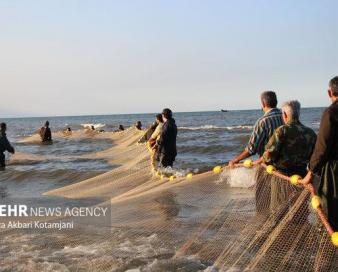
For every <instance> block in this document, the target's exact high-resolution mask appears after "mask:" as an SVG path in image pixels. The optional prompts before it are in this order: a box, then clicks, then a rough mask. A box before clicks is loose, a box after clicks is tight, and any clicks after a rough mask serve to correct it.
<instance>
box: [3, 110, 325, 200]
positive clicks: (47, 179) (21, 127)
mask: <svg viewBox="0 0 338 272" xmlns="http://www.w3.org/2000/svg"><path fill="white" fill-rule="evenodd" d="M323 110H324V108H304V109H302V112H301V121H302V122H303V123H304V124H305V125H307V126H309V127H311V128H313V129H314V130H315V131H318V128H319V124H320V118H321V114H322V112H323ZM262 114H263V112H262V111H261V110H234V111H229V112H221V111H214V112H182V113H175V114H174V118H175V120H176V123H177V126H178V138H177V148H178V156H177V158H176V162H175V168H177V169H185V170H186V169H189V170H191V171H194V172H198V173H200V172H204V171H207V170H210V169H211V168H212V167H213V166H215V165H220V164H225V163H226V162H228V161H229V160H231V159H232V158H233V157H234V156H235V155H236V154H237V153H239V152H241V151H242V150H243V148H245V146H246V144H247V142H248V140H249V137H250V134H251V132H252V129H253V127H254V124H255V122H256V120H257V119H258V118H259V117H260V116H262ZM155 115H156V114H155V113H153V114H121V115H93V116H62V117H33V118H7V119H2V118H0V121H1V122H6V123H7V127H8V129H7V136H8V138H9V140H10V142H11V143H12V145H13V146H14V147H15V149H16V151H18V152H23V153H25V154H31V155H32V156H41V155H48V156H53V159H52V160H48V159H46V160H42V161H38V162H36V163H33V164H27V165H25V164H19V165H15V164H14V165H9V166H8V167H7V170H6V171H5V172H3V173H0V186H6V188H7V189H6V193H7V194H11V195H17V194H20V195H22V194H24V195H25V196H26V197H29V196H34V195H37V194H40V193H43V192H44V191H48V190H51V189H54V188H56V187H61V186H65V185H68V184H70V183H75V182H78V181H81V180H83V179H85V178H89V177H92V176H95V175H98V174H101V173H104V172H107V171H109V170H111V166H110V165H108V164H107V163H106V162H105V161H102V160H86V159H71V158H70V159H65V158H67V157H71V156H73V157H74V155H82V154H86V153H91V152H97V151H101V150H105V149H107V148H109V147H110V146H111V144H112V143H111V142H110V140H108V139H88V138H87V139H76V140H68V139H64V140H62V139H61V140H60V139H58V140H57V141H55V142H54V144H53V145H41V144H37V143H35V144H32V143H24V142H22V140H23V139H24V138H26V137H29V136H31V135H33V134H35V133H36V132H37V130H38V129H39V128H40V127H41V126H43V124H44V123H45V121H46V120H48V121H49V122H50V126H51V129H52V132H53V131H54V132H55V131H62V130H65V129H66V128H68V127H70V128H71V129H72V130H81V129H85V128H86V127H89V126H92V125H93V126H94V127H95V128H96V129H98V130H104V131H115V130H117V129H118V126H119V125H120V124H122V125H123V126H124V127H125V128H128V127H130V126H133V125H134V124H135V123H136V122H137V121H141V122H142V125H143V128H147V127H149V126H150V125H151V124H152V123H153V122H154V120H155ZM6 156H7V159H10V154H6ZM32 183H34V184H32Z"/></svg>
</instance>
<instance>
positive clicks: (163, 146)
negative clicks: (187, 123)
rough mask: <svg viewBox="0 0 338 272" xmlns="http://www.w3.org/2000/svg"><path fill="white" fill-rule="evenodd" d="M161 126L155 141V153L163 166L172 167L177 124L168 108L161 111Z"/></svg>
mask: <svg viewBox="0 0 338 272" xmlns="http://www.w3.org/2000/svg"><path fill="white" fill-rule="evenodd" d="M162 118H163V122H164V123H163V126H162V129H161V134H160V138H159V140H158V141H157V154H158V157H159V160H160V163H161V165H162V166H163V167H168V166H170V167H172V166H173V163H174V161H175V158H176V155H177V149H176V138H177V126H176V123H175V120H174V119H173V117H172V111H171V110H170V109H164V110H163V111H162Z"/></svg>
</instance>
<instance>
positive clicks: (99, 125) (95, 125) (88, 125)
mask: <svg viewBox="0 0 338 272" xmlns="http://www.w3.org/2000/svg"><path fill="white" fill-rule="evenodd" d="M81 126H82V127H84V128H92V126H94V128H95V129H98V128H103V127H105V126H106V124H101V123H98V124H81Z"/></svg>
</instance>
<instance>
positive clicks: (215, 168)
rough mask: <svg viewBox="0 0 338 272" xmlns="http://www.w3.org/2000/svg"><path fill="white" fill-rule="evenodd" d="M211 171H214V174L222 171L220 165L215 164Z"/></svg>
mask: <svg viewBox="0 0 338 272" xmlns="http://www.w3.org/2000/svg"><path fill="white" fill-rule="evenodd" d="M213 171H214V173H215V174H219V173H221V172H222V166H219V165H217V166H215V167H214V169H213Z"/></svg>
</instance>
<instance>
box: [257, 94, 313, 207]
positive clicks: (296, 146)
mask: <svg viewBox="0 0 338 272" xmlns="http://www.w3.org/2000/svg"><path fill="white" fill-rule="evenodd" d="M282 113H283V121H284V123H285V125H283V126H280V127H279V128H277V129H276V130H275V132H274V133H273V135H272V137H271V138H270V140H269V142H268V144H267V145H266V146H265V152H264V154H263V156H262V157H261V158H260V159H259V160H258V161H256V162H255V164H257V163H260V162H264V163H265V164H267V165H273V166H274V167H276V169H278V171H280V172H282V173H283V174H285V175H288V176H292V175H295V174H298V175H300V176H302V177H304V176H305V175H306V167H307V164H308V162H309V160H310V157H311V154H312V151H313V148H314V145H315V143H316V137H317V136H316V133H315V132H314V131H313V130H312V129H310V128H308V127H306V126H304V125H303V124H302V123H301V122H300V120H299V116H300V103H299V102H298V101H296V100H294V101H288V102H286V103H284V104H283V106H282ZM259 179H260V181H259V182H262V183H264V179H262V177H260V178H259ZM257 180H258V179H257ZM265 185H266V186H265V188H261V189H260V190H261V191H260V192H259V194H262V192H268V190H269V189H270V188H271V195H270V196H271V197H270V201H271V202H270V210H271V211H272V212H274V211H275V210H276V209H278V208H280V207H281V205H283V204H285V203H287V202H288V200H289V198H290V196H289V194H290V193H289V192H290V188H289V185H288V184H287V183H286V182H284V181H280V180H279V178H278V177H274V176H271V177H270V180H269V182H267V184H265ZM267 197H268V196H267ZM257 201H258V203H259V202H260V201H261V200H260V199H259V198H257ZM266 204H267V202H266ZM266 208H268V207H267V206H266Z"/></svg>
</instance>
